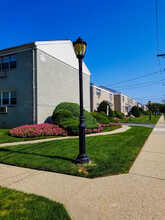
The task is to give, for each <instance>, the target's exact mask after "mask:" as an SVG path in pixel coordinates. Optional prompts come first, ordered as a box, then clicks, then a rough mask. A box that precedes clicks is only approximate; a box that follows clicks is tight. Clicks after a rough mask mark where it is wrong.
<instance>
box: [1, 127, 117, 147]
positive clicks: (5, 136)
mask: <svg viewBox="0 0 165 220" xmlns="http://www.w3.org/2000/svg"><path fill="white" fill-rule="evenodd" d="M120 127H121V126H120ZM118 128H119V126H111V127H108V128H103V131H102V132H105V131H112V130H115V129H118ZM9 130H10V129H0V144H2V143H11V142H19V141H32V140H38V139H47V138H59V137H61V136H43V137H34V138H17V137H11V136H9V135H8V133H9Z"/></svg>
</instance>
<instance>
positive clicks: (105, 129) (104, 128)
mask: <svg viewBox="0 0 165 220" xmlns="http://www.w3.org/2000/svg"><path fill="white" fill-rule="evenodd" d="M121 127H122V126H121V125H116V126H109V127H103V130H102V131H101V132H107V131H113V130H116V129H119V128H121Z"/></svg>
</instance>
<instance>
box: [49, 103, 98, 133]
mask: <svg viewBox="0 0 165 220" xmlns="http://www.w3.org/2000/svg"><path fill="white" fill-rule="evenodd" d="M79 117H80V106H79V105H78V104H76V103H69V102H62V103H60V104H59V105H58V106H57V107H56V108H55V110H54V112H53V115H52V119H53V122H54V123H55V124H59V125H60V126H62V127H63V128H65V129H66V130H67V131H68V133H69V134H70V135H77V134H78V130H79V128H78V125H79ZM84 119H85V124H86V128H87V129H95V128H98V124H97V121H96V119H95V118H93V117H92V115H91V114H90V113H89V112H88V111H86V110H84Z"/></svg>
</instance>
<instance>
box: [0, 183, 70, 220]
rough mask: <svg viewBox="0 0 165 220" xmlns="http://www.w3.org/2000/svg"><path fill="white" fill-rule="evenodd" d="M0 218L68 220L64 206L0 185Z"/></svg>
mask: <svg viewBox="0 0 165 220" xmlns="http://www.w3.org/2000/svg"><path fill="white" fill-rule="evenodd" d="M0 219H1V220H19V219H22V220H23V219H26V220H39V219H40V220H51V219H52V220H54V219H58V220H69V219H71V218H70V217H69V215H68V213H67V212H66V210H65V208H64V206H63V205H62V204H60V203H57V202H53V201H51V200H49V199H46V198H44V197H41V196H36V195H33V194H26V193H22V192H18V191H16V190H10V189H7V188H3V187H0Z"/></svg>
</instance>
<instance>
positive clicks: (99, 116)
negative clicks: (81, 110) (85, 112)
mask: <svg viewBox="0 0 165 220" xmlns="http://www.w3.org/2000/svg"><path fill="white" fill-rule="evenodd" d="M91 115H92V116H93V117H94V118H95V119H96V121H97V122H98V123H100V124H109V123H110V121H109V120H108V118H107V115H106V114H105V113H104V112H101V113H99V112H91Z"/></svg>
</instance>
